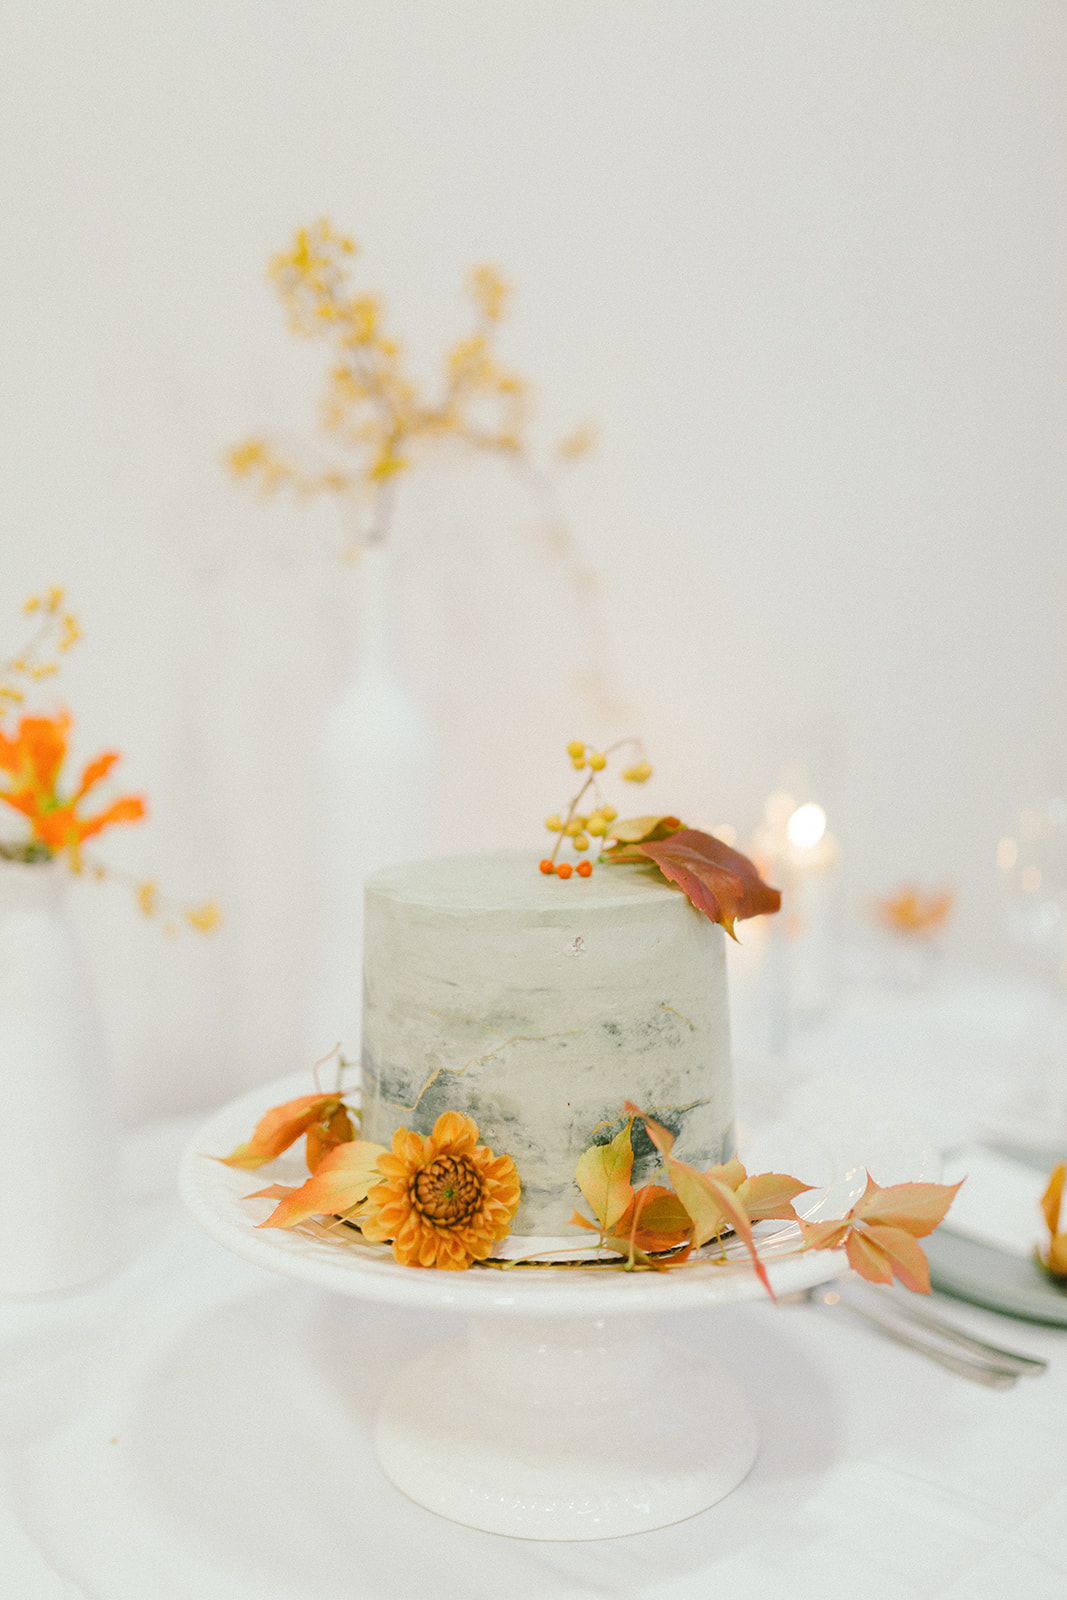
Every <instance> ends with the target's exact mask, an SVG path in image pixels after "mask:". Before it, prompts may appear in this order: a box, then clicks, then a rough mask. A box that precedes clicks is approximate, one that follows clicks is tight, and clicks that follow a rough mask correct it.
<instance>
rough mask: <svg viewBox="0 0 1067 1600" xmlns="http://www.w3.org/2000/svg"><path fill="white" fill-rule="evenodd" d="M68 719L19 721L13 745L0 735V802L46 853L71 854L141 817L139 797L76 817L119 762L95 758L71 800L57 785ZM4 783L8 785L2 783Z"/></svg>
mask: <svg viewBox="0 0 1067 1600" xmlns="http://www.w3.org/2000/svg"><path fill="white" fill-rule="evenodd" d="M69 732H70V716H69V715H68V713H66V712H64V713H63V714H62V715H61V716H58V717H23V718H22V721H21V722H20V723H19V725H18V728H17V730H16V732H15V737H14V738H13V739H10V738H8V736H7V735H6V734H5V733H4V732H3V730H2V729H0V800H2V801H3V802H4V803H5V804H7V805H9V806H11V807H12V809H13V810H15V811H18V812H20V813H21V815H22V816H24V817H25V818H26V820H27V822H28V823H29V824H30V827H31V829H32V830H33V836H34V838H35V839H36V840H37V841H38V843H39V844H42V845H44V846H45V847H46V848H47V849H49V850H51V851H53V852H54V851H58V850H70V851H71V852H72V853H75V854H76V853H77V850H78V847H79V845H81V844H82V842H83V841H84V840H86V839H91V838H93V837H94V835H96V834H98V833H100V832H101V831H102V830H103V829H104V828H109V827H111V825H112V824H113V823H115V822H137V821H139V820H140V819H141V817H143V816H144V813H145V807H144V801H143V800H142V799H141V797H140V795H133V794H131V795H124V796H123V797H122V799H120V800H115V801H113V802H112V803H111V805H109V806H107V807H106V809H105V810H103V811H100V812H98V813H97V814H96V816H95V817H85V816H81V815H79V812H78V807H79V806H80V804H81V802H82V800H84V798H85V796H86V795H87V794H88V793H89V790H90V789H93V788H95V787H96V785H97V784H98V783H100V781H101V780H102V779H103V778H106V777H107V775H108V773H109V772H110V771H111V768H112V767H113V766H114V765H115V762H116V761H118V759H119V757H118V754H117V752H116V751H114V750H109V751H106V752H105V753H104V754H103V755H100V756H97V758H96V760H95V761H90V763H89V765H88V766H87V767H86V768H85V771H84V772H83V773H82V779H81V783H80V784H79V785H78V787H77V789H76V790H75V791H74V793H73V794H72V795H68V796H66V797H64V796H62V795H60V794H59V793H58V791H57V788H56V785H57V784H58V782H59V774H60V769H61V767H62V765H63V762H64V759H65V758H66V754H67V735H68V733H69ZM4 778H6V779H7V782H4V781H3V780H4Z"/></svg>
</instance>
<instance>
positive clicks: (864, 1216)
mask: <svg viewBox="0 0 1067 1600" xmlns="http://www.w3.org/2000/svg"><path fill="white" fill-rule="evenodd" d="M960 1181H961V1182H962V1181H963V1180H962V1179H961V1180H960ZM959 1186H960V1185H959V1184H958V1183H954V1184H947V1183H897V1184H892V1185H890V1186H889V1187H887V1188H884V1189H883V1188H881V1187H880V1185H878V1184H877V1183H875V1181H874V1179H873V1178H872V1177H871V1176H870V1174H868V1176H867V1187H866V1189H865V1190H864V1192H863V1194H862V1195H861V1196H860V1198H859V1200H857V1202H856V1204H855V1205H854V1206H853V1207H852V1209H851V1211H849V1212H847V1213H846V1214H845V1216H843V1217H839V1218H837V1219H834V1220H828V1221H825V1222H814V1223H811V1222H803V1221H802V1222H801V1224H800V1231H801V1233H802V1235H803V1237H804V1244H805V1247H806V1248H807V1249H809V1250H836V1249H839V1248H840V1247H841V1245H844V1247H845V1253H846V1255H847V1256H848V1260H849V1265H850V1266H851V1267H852V1269H853V1271H855V1272H858V1273H859V1275H860V1277H861V1278H866V1279H867V1281H868V1282H869V1283H892V1281H893V1279H894V1278H897V1279H898V1280H899V1281H900V1282H901V1283H902V1284H903V1285H904V1287H905V1288H906V1289H911V1290H913V1291H914V1292H915V1293H916V1294H929V1293H930V1268H929V1265H928V1263H927V1260H926V1256H925V1255H924V1254H923V1251H922V1247H921V1246H920V1245H919V1244H917V1243H916V1240H917V1239H921V1238H924V1237H925V1236H926V1234H928V1233H932V1232H933V1231H934V1229H935V1228H936V1227H937V1225H938V1223H939V1222H941V1221H942V1220H943V1218H944V1216H945V1213H946V1212H947V1211H948V1208H949V1206H950V1205H951V1204H952V1201H953V1199H954V1198H955V1195H956V1191H957V1189H958V1188H959Z"/></svg>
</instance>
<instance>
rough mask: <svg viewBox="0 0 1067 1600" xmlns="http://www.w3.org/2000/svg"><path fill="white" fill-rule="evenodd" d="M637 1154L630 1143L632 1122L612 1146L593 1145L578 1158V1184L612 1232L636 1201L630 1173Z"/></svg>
mask: <svg viewBox="0 0 1067 1600" xmlns="http://www.w3.org/2000/svg"><path fill="white" fill-rule="evenodd" d="M633 1165H634V1152H633V1145H632V1144H631V1142H630V1123H629V1122H627V1123H626V1125H625V1126H624V1127H623V1128H622V1129H621V1131H620V1132H619V1133H617V1134H616V1135H615V1137H614V1139H612V1140H611V1142H610V1144H594V1145H591V1146H590V1148H589V1149H588V1150H584V1151H583V1152H582V1154H581V1155H580V1156H579V1157H578V1164H577V1166H576V1167H575V1169H574V1177H575V1181H576V1182H577V1184H578V1187H579V1189H580V1190H581V1191H582V1193H583V1194H584V1196H585V1198H586V1199H587V1200H588V1202H589V1206H590V1209H591V1210H592V1213H593V1215H594V1217H596V1219H597V1221H598V1222H599V1223H600V1226H601V1228H603V1229H604V1231H605V1232H608V1233H610V1232H611V1231H612V1230H613V1229H614V1227H615V1225H616V1223H617V1222H618V1220H619V1218H620V1217H621V1216H623V1214H624V1213H625V1212H626V1210H627V1207H628V1206H630V1205H631V1203H632V1201H633V1189H632V1187H631V1185H630V1174H631V1173H632V1171H633Z"/></svg>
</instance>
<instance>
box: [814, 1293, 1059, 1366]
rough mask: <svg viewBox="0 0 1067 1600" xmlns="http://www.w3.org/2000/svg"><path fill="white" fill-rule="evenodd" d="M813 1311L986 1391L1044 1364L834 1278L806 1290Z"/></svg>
mask: <svg viewBox="0 0 1067 1600" xmlns="http://www.w3.org/2000/svg"><path fill="white" fill-rule="evenodd" d="M804 1298H806V1299H807V1300H810V1301H811V1302H812V1303H813V1304H815V1305H821V1306H825V1307H827V1308H829V1309H831V1310H842V1311H844V1312H845V1313H846V1314H851V1315H852V1316H854V1317H858V1318H860V1319H862V1320H863V1321H864V1322H866V1323H868V1324H869V1325H870V1326H872V1327H874V1328H876V1329H877V1330H878V1332H879V1333H881V1334H882V1335H883V1336H884V1337H885V1338H887V1339H891V1340H893V1341H894V1342H895V1343H897V1344H901V1345H904V1346H905V1347H906V1348H907V1349H909V1350H915V1351H917V1352H918V1353H919V1354H920V1355H924V1356H928V1357H929V1358H930V1360H931V1361H936V1362H937V1363H938V1364H939V1365H940V1366H942V1367H946V1368H947V1369H948V1370H949V1371H950V1372H955V1373H957V1374H958V1375H959V1376H960V1377H963V1378H969V1379H970V1380H971V1381H972V1382H973V1383H982V1384H985V1385H986V1386H987V1387H988V1388H991V1389H1010V1388H1011V1387H1012V1385H1013V1384H1014V1383H1015V1382H1016V1380H1017V1379H1018V1378H1020V1377H1038V1376H1039V1375H1040V1374H1041V1373H1042V1372H1044V1371H1045V1369H1046V1368H1047V1366H1048V1362H1047V1361H1044V1360H1042V1359H1041V1358H1040V1357H1038V1356H1028V1355H1024V1354H1023V1353H1022V1352H1021V1351H1018V1350H1008V1349H1005V1348H1004V1346H1002V1345H996V1344H991V1343H990V1342H989V1341H988V1340H985V1339H979V1338H977V1337H976V1336H975V1335H974V1334H970V1333H965V1332H964V1331H963V1329H962V1328H957V1327H956V1326H955V1324H954V1323H952V1322H949V1321H947V1320H946V1319H945V1318H944V1317H942V1316H940V1315H939V1314H938V1313H937V1312H935V1311H929V1310H927V1308H926V1307H925V1306H924V1305H923V1306H920V1305H916V1304H913V1303H912V1301H911V1300H910V1299H904V1298H903V1294H902V1293H901V1292H899V1291H897V1290H895V1289H888V1288H886V1289H883V1288H880V1287H879V1286H877V1285H873V1284H872V1285H868V1284H864V1283H861V1282H860V1281H859V1280H858V1279H855V1278H838V1279H835V1280H834V1281H833V1282H832V1283H824V1284H820V1285H819V1286H818V1287H817V1288H814V1289H809V1290H808V1292H807V1294H806V1296H805V1297H804Z"/></svg>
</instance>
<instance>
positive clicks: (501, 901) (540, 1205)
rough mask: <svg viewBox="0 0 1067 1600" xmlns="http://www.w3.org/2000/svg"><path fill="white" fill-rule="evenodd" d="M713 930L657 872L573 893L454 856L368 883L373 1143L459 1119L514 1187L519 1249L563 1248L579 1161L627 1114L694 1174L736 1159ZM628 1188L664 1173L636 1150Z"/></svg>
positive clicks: (368, 1068)
mask: <svg viewBox="0 0 1067 1600" xmlns="http://www.w3.org/2000/svg"><path fill="white" fill-rule="evenodd" d="M723 941H724V934H723V930H722V928H721V927H718V926H716V925H715V924H713V923H712V922H710V921H709V920H708V918H707V917H706V916H705V915H704V914H703V912H701V911H698V910H696V909H695V908H694V907H693V906H692V905H691V904H690V902H689V900H688V899H687V898H686V896H685V895H684V894H682V893H680V891H679V890H677V889H675V888H672V887H671V886H670V884H668V883H667V882H666V881H665V880H664V879H663V878H662V877H661V876H660V874H659V873H658V872H657V871H656V870H655V868H652V867H644V866H638V865H610V866H609V865H600V866H598V867H597V868H596V870H595V871H594V872H593V874H592V876H591V877H590V878H587V879H582V878H577V877H575V878H572V879H570V880H569V881H568V882H563V881H561V880H560V879H559V878H557V877H555V876H552V877H546V876H544V875H543V874H541V873H540V872H539V871H538V868H537V858H536V857H535V856H532V855H530V854H527V853H507V854H491V855H490V854H485V855H470V856H449V857H443V858H440V859H437V860H432V861H417V862H410V863H408V864H405V865H403V866H398V867H389V868H386V869H385V870H384V871H382V872H377V873H375V874H374V875H373V876H372V877H370V878H368V879H367V883H366V895H365V931H364V951H365V954H364V966H363V971H364V997H363V1136H364V1137H365V1138H367V1139H373V1140H376V1141H378V1142H379V1143H382V1144H389V1143H390V1141H391V1139H392V1135H393V1133H394V1131H395V1130H396V1129H397V1128H399V1127H409V1128H414V1129H416V1130H418V1131H419V1132H422V1133H428V1132H429V1131H430V1130H431V1129H432V1127H433V1124H434V1121H435V1119H436V1118H437V1117H438V1116H439V1115H440V1113H441V1112H442V1111H447V1110H454V1111H462V1112H466V1113H467V1114H468V1115H469V1116H471V1117H473V1118H474V1120H475V1122H476V1123H477V1124H478V1129H479V1133H480V1137H481V1140H482V1142H484V1143H485V1144H487V1145H489V1146H490V1147H491V1148H492V1149H493V1150H494V1151H496V1152H497V1154H503V1153H505V1152H506V1153H507V1154H508V1155H510V1156H511V1157H512V1159H513V1161H514V1162H515V1165H516V1167H517V1168H518V1172H519V1177H520V1178H521V1180H522V1203H521V1205H520V1207H519V1211H518V1215H517V1216H516V1218H515V1224H514V1232H515V1233H516V1234H519V1235H523V1236H531V1235H534V1236H538V1237H553V1236H563V1235H566V1234H567V1233H568V1232H570V1233H571V1234H572V1236H573V1230H570V1229H569V1228H568V1223H569V1219H570V1216H571V1213H572V1211H573V1210H574V1208H575V1206H576V1205H578V1204H580V1203H581V1195H580V1193H579V1190H578V1187H577V1185H576V1184H575V1182H574V1167H575V1163H576V1162H577V1160H578V1157H579V1156H580V1155H581V1153H582V1151H583V1150H584V1149H586V1148H587V1147H588V1146H589V1145H590V1144H593V1143H595V1142H596V1141H598V1140H603V1141H604V1142H605V1143H606V1142H607V1141H608V1140H609V1139H610V1138H611V1137H612V1136H613V1135H614V1134H615V1133H616V1132H618V1130H619V1128H620V1126H621V1118H620V1112H621V1109H622V1104H623V1101H624V1100H632V1101H634V1102H636V1104H638V1105H639V1106H641V1108H642V1109H643V1110H645V1111H648V1112H650V1113H651V1114H652V1115H653V1116H655V1117H656V1118H657V1119H658V1120H659V1121H660V1122H662V1123H663V1124H664V1125H665V1126H666V1127H668V1128H670V1130H671V1131H672V1132H673V1133H674V1134H675V1136H676V1138H677V1145H676V1153H677V1155H678V1156H679V1157H681V1158H682V1159H683V1160H685V1161H689V1162H692V1163H693V1164H694V1165H696V1166H699V1167H701V1168H704V1167H707V1166H708V1165H710V1164H712V1163H715V1162H719V1161H724V1160H726V1159H727V1158H728V1157H729V1156H730V1155H731V1154H732V1153H733V1092H732V1082H731V1072H730V1034H729V1020H728V1012H727V1001H726V955H725V949H724V943H723ZM634 1152H635V1166H634V1182H635V1184H640V1183H642V1182H646V1181H648V1179H649V1178H651V1177H652V1176H653V1175H654V1173H655V1171H656V1170H657V1168H658V1167H659V1165H660V1159H661V1158H660V1157H659V1155H658V1154H657V1153H656V1152H655V1151H654V1149H653V1147H652V1145H651V1143H650V1142H649V1140H648V1138H647V1136H646V1135H645V1133H644V1130H643V1129H640V1130H639V1129H638V1128H637V1127H635V1130H634Z"/></svg>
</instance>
